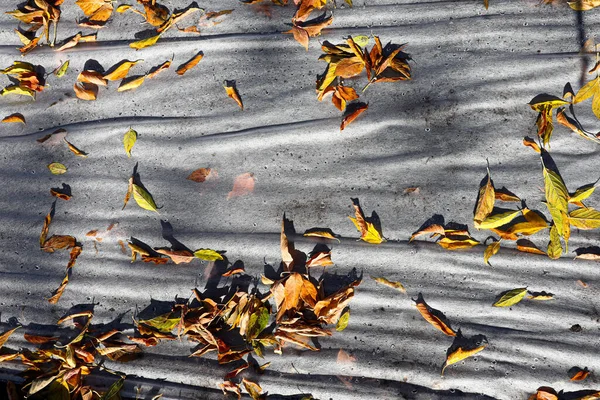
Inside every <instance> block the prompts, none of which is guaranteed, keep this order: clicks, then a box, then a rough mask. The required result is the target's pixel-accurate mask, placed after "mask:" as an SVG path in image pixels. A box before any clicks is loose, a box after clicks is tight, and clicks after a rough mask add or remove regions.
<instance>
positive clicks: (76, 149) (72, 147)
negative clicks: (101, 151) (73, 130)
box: [63, 138, 88, 158]
mask: <svg viewBox="0 0 600 400" xmlns="http://www.w3.org/2000/svg"><path fill="white" fill-rule="evenodd" d="M63 140H64V142H65V143H66V144H67V147H68V148H69V150H71V151H72V152H73V154H75V155H76V156H79V157H84V158H85V157H87V156H88V154H87V153H86V152H85V151H81V150H79V149H78V148H77V147H75V146H73V144H71V143H70V142H69V141H68V140H67V139H66V138H63Z"/></svg>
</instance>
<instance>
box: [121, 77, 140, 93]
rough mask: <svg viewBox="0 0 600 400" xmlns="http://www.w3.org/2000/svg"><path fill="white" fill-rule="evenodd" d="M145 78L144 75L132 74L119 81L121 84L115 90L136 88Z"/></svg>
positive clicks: (122, 90) (123, 90)
mask: <svg viewBox="0 0 600 400" xmlns="http://www.w3.org/2000/svg"><path fill="white" fill-rule="evenodd" d="M145 80H146V75H140V76H132V77H131V78H126V79H123V80H122V81H121V84H120V85H119V87H118V88H117V92H125V91H127V90H133V89H137V88H138V87H140V86H141V85H142V83H144V81H145Z"/></svg>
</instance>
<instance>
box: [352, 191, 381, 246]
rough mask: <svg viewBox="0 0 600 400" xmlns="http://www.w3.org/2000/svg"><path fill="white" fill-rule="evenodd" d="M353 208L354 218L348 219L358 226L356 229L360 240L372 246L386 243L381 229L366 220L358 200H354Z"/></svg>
mask: <svg viewBox="0 0 600 400" xmlns="http://www.w3.org/2000/svg"><path fill="white" fill-rule="evenodd" d="M352 206H353V207H354V217H355V218H352V217H348V218H350V220H351V221H352V223H354V226H356V229H357V230H358V231H359V232H360V238H361V239H362V240H363V241H365V242H367V243H372V244H380V243H383V242H385V239H384V238H383V234H382V233H381V231H380V228H379V227H376V226H375V224H374V223H373V222H371V221H367V219H366V218H365V214H364V213H363V210H362V208H361V206H360V203H359V201H358V199H352Z"/></svg>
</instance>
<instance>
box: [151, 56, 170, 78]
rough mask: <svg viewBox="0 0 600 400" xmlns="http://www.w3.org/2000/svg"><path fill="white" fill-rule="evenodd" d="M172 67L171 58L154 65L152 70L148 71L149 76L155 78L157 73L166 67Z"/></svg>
mask: <svg viewBox="0 0 600 400" xmlns="http://www.w3.org/2000/svg"><path fill="white" fill-rule="evenodd" d="M170 67H171V60H167V61H165V62H164V63H162V64H160V65H158V66H156V67H153V68H152V69H151V70H150V72H149V73H148V75H147V78H148V79H152V78H155V77H156V75H158V74H159V73H161V72H162V71H164V70H166V69H168V68H170Z"/></svg>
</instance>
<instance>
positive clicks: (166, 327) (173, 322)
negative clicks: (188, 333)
mask: <svg viewBox="0 0 600 400" xmlns="http://www.w3.org/2000/svg"><path fill="white" fill-rule="evenodd" d="M172 315H173V313H170V312H168V313H166V314H162V315H159V316H158V317H154V318H152V319H145V320H140V321H138V322H139V323H140V324H144V325H148V326H151V327H153V328H155V329H157V330H158V331H160V332H164V333H170V332H171V331H172V330H173V329H174V328H175V327H176V326H177V324H178V323H179V321H181V318H180V317H178V316H177V317H174V316H172Z"/></svg>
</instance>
